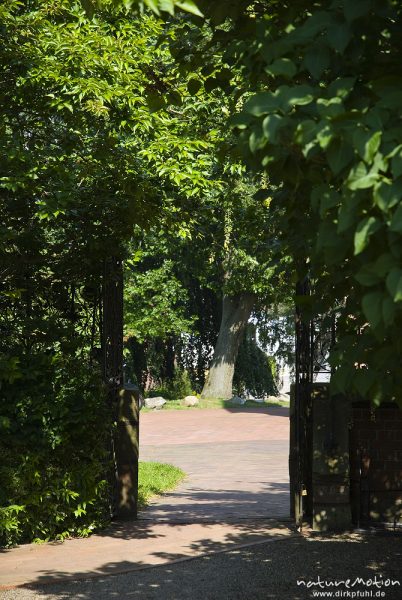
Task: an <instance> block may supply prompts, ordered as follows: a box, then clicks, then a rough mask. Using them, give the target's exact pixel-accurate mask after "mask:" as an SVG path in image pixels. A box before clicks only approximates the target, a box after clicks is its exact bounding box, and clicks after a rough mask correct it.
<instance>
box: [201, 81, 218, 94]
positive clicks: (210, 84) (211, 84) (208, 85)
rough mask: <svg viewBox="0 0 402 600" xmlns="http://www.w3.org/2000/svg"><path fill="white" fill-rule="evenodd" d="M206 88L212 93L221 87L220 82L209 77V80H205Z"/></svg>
mask: <svg viewBox="0 0 402 600" xmlns="http://www.w3.org/2000/svg"><path fill="white" fill-rule="evenodd" d="M204 87H205V90H206V91H207V92H212V90H215V89H216V88H218V87H219V81H218V80H217V79H216V77H208V79H206V80H205V83H204Z"/></svg>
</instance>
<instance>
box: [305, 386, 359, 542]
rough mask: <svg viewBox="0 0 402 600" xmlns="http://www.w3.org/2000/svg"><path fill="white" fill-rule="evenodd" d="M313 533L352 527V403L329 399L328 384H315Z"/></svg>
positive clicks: (340, 397) (336, 398)
mask: <svg viewBox="0 0 402 600" xmlns="http://www.w3.org/2000/svg"><path fill="white" fill-rule="evenodd" d="M312 397H313V460H312V471H313V483H312V488H313V529H314V530H315V531H337V530H338V531H339V530H345V529H349V528H350V527H351V524H352V517H351V508H350V483H349V429H348V424H349V422H350V403H349V402H348V400H347V399H346V398H344V397H342V396H333V397H332V398H330V397H329V394H328V386H327V385H326V384H314V386H313V387H312Z"/></svg>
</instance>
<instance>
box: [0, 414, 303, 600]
mask: <svg viewBox="0 0 402 600" xmlns="http://www.w3.org/2000/svg"><path fill="white" fill-rule="evenodd" d="M287 436H288V418H287V411H286V410H285V409H281V408H276V409H269V410H258V412H257V411H255V410H249V411H238V410H220V409H216V410H193V411H190V410H189V411H165V412H162V411H161V412H155V413H144V414H143V415H142V416H141V436H140V439H141V444H140V445H141V459H142V460H145V459H147V460H151V459H153V460H158V461H165V462H172V463H173V464H176V465H178V466H180V467H182V468H183V469H184V470H185V471H186V472H187V473H188V477H187V479H186V481H185V482H184V483H183V484H182V485H181V486H180V487H179V488H178V489H177V490H176V491H175V492H172V493H171V494H168V495H166V496H164V497H162V498H159V499H157V500H155V502H153V503H152V506H151V507H149V508H148V509H147V510H146V511H144V512H143V513H142V514H141V520H139V521H137V522H134V523H120V524H114V525H113V526H111V527H110V528H109V529H108V530H106V531H103V532H101V533H99V534H97V535H94V536H92V537H91V538H88V539H73V540H67V541H66V542H64V543H49V544H43V545H39V546H38V545H34V544H31V545H25V546H20V547H18V548H14V549H12V550H3V551H0V590H3V592H1V591H0V596H4V597H7V598H32V597H35V598H36V597H41V598H44V597H57V596H53V595H50V596H48V594H47V593H46V589H47V588H46V586H45V588H44V591H43V592H38V593H39V596H36V592H35V593H34V592H32V594H31V592H28V591H27V589H26V588H24V589H23V591H21V590H20V591H18V594H17V592H16V590H13V591H12V592H5V591H4V590H6V589H7V588H14V587H15V586H30V585H34V586H38V585H39V586H41V585H42V584H47V585H49V584H51V583H53V584H56V583H58V582H59V584H60V582H63V583H62V584H60V585H64V586H67V588H68V589H67V588H66V589H67V591H66V594H67V596H66V597H70V598H79V597H80V595H79V594H77V593H76V592H74V591H73V588H69V587H68V583H69V582H71V581H74V580H77V579H88V578H99V577H103V576H105V575H116V574H119V573H131V572H132V571H139V570H144V569H147V568H149V567H155V566H157V565H169V564H172V563H176V562H181V561H183V560H188V559H189V558H196V557H200V556H204V555H207V556H209V555H215V554H220V553H222V552H226V551H228V550H231V549H233V548H239V549H240V548H244V547H249V546H250V545H257V546H258V545H260V544H265V543H266V542H270V541H277V540H282V539H284V538H288V537H291V536H292V533H291V530H290V527H289V523H286V522H278V521H277V520H275V519H272V517H286V516H287V514H288V506H289V499H288V491H287V488H288V477H287V452H288V450H287V448H288V446H287V444H288V442H287ZM104 587H105V589H106V588H107V586H104ZM38 589H39V588H38ZM59 590H60V592H61V588H59ZM68 590H70V591H68ZM76 591H77V590H76ZM98 592H99V590H98ZM98 592H96V593H98ZM99 593H100V592H99ZM5 594H6V596H5ZM10 594H11V595H10ZM128 595H131V593H129V594H128ZM102 596H103V594H101V593H100V595H99V597H102ZM82 597H83V598H86V597H87V596H86V595H85V594H84V595H83V596H82ZM88 597H89V596H88ZM91 597H92V596H91ZM94 597H98V596H96V594H95V596H94ZM103 597H105V598H106V597H108V596H107V595H105V596H103ZM159 597H160V599H161V600H164V596H159ZM165 597H168V596H165ZM177 597H178V598H180V596H177ZM183 597H186V596H183Z"/></svg>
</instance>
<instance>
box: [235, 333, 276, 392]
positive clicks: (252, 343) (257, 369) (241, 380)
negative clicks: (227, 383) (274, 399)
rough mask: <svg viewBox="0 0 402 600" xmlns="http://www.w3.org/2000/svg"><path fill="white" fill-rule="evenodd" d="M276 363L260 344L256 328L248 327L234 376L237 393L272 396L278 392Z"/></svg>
mask: <svg viewBox="0 0 402 600" xmlns="http://www.w3.org/2000/svg"><path fill="white" fill-rule="evenodd" d="M275 372H276V364H275V361H274V359H273V358H272V357H271V356H268V355H267V354H266V353H265V352H264V351H263V350H261V348H260V347H259V346H258V344H257V342H256V339H255V331H254V328H250V327H249V328H248V330H247V332H246V335H245V337H244V339H243V341H242V343H241V344H240V348H239V353H238V356H237V361H236V366H235V372H234V377H233V391H234V393H235V394H244V393H245V392H249V393H250V394H252V395H253V396H255V397H260V398H261V397H262V396H270V395H275V394H276V393H277V391H278V390H277V387H276V383H275Z"/></svg>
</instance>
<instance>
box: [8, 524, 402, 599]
mask: <svg viewBox="0 0 402 600" xmlns="http://www.w3.org/2000/svg"><path fill="white" fill-rule="evenodd" d="M375 575H377V580H378V581H381V576H382V578H383V580H385V579H386V578H387V577H390V578H391V579H393V580H398V581H399V582H400V583H401V586H400V587H399V586H394V587H393V588H391V587H387V588H385V587H383V588H381V589H379V590H378V589H377V588H375V587H368V586H363V585H356V586H354V587H352V588H350V590H349V591H350V592H351V591H354V592H356V591H359V592H361V593H363V592H364V593H365V592H367V591H373V595H372V596H371V597H372V598H376V597H382V598H385V599H386V600H401V598H402V536H401V535H379V534H377V535H368V536H363V537H362V536H357V535H354V536H353V535H352V536H351V535H349V536H332V537H327V538H325V537H320V538H318V537H313V538H304V537H301V536H300V537H293V538H288V539H286V540H281V541H278V542H273V543H264V544H259V545H256V546H251V547H248V548H243V549H238V550H233V551H230V552H226V553H223V554H215V555H211V556H208V557H204V558H198V559H194V560H189V561H185V562H182V563H176V564H171V565H168V566H163V567H155V568H152V569H148V570H144V571H137V572H135V573H129V574H126V575H117V576H108V577H102V578H100V579H95V580H87V581H80V582H73V583H70V584H66V583H64V584H60V585H48V586H45V587H43V588H42V589H36V590H28V589H16V590H10V591H7V592H2V593H0V598H1V599H2V600H67V599H68V600H109V599H111V600H120V599H123V600H126V599H127V600H135V599H136V598H138V599H139V600H260V599H261V600H269V599H271V598H272V599H276V600H304V599H305V598H313V597H314V595H313V591H312V590H317V589H318V588H316V587H315V588H311V589H308V590H307V589H306V588H305V587H304V586H298V585H297V580H301V579H304V580H305V581H308V580H312V581H315V582H317V578H318V577H320V579H321V581H324V580H325V581H332V582H334V581H335V580H338V581H339V580H345V579H348V578H350V579H351V580H352V581H353V580H354V579H355V578H356V577H360V578H362V579H364V580H365V581H366V580H367V579H373V578H374V576H375ZM331 589H332V590H333V588H327V591H328V590H331ZM336 589H337V590H338V591H339V590H341V591H345V588H344V587H342V586H341V587H339V588H336ZM378 592H384V595H383V596H379V595H378V596H376V595H375V594H376V593H378ZM316 597H317V596H316ZM326 597H329V596H326ZM333 597H334V598H336V597H344V598H345V597H348V596H340V595H338V596H333ZM349 597H351V598H353V597H354V598H359V597H361V598H364V597H370V596H367V595H359V596H357V595H356V596H352V595H350V596H349Z"/></svg>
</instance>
